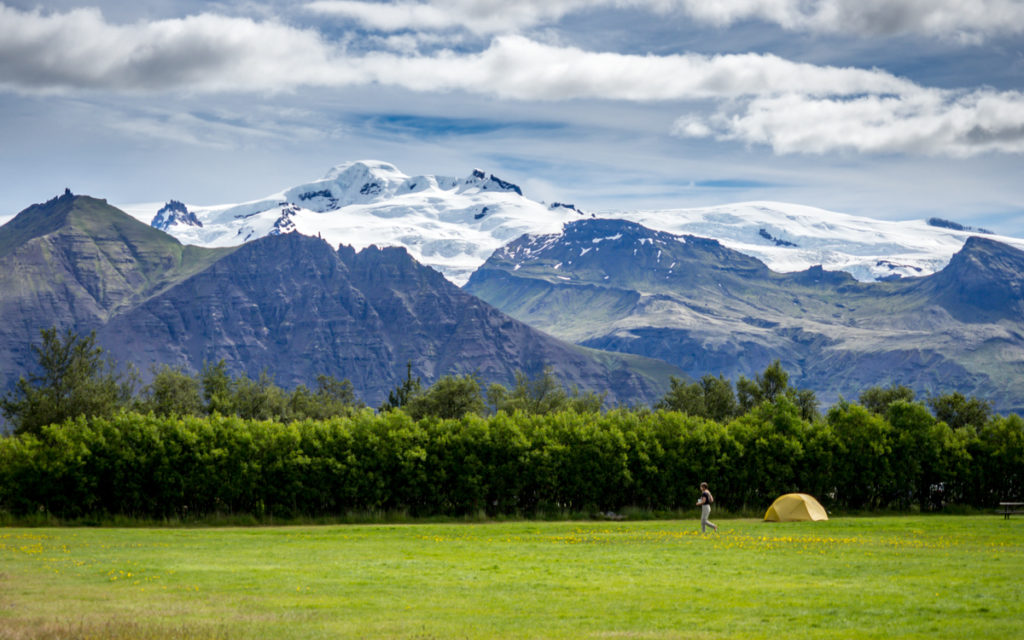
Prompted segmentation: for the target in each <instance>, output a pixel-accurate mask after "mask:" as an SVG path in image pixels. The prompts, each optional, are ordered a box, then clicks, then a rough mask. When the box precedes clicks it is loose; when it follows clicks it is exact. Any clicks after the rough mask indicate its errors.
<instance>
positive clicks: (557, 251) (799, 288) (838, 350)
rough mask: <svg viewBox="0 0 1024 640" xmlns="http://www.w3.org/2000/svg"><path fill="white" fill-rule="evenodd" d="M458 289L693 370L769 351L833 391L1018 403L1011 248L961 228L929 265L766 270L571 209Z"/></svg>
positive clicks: (596, 343) (1020, 287)
mask: <svg viewBox="0 0 1024 640" xmlns="http://www.w3.org/2000/svg"><path fill="white" fill-rule="evenodd" d="M465 288H466V290H467V291H469V292H471V293H473V294H475V295H478V296H479V297H481V298H483V299H484V300H486V301H488V302H490V303H491V304H494V305H495V306H497V307H498V308H500V309H502V310H504V311H506V312H508V313H509V314H511V315H512V316H514V317H516V318H518V319H520V320H523V321H524V322H528V323H530V324H531V325H533V326H536V327H538V328H540V329H542V330H544V331H547V332H549V333H551V334H552V335H555V336H558V337H562V338H564V339H568V340H572V341H574V342H576V343H578V344H583V345H587V346H592V347H595V348H600V349H608V350H612V351H620V352H626V353H634V354H640V355H644V356H647V357H652V358H661V359H663V360H665V361H667V362H669V363H672V364H674V365H677V366H679V367H681V368H682V369H684V370H685V371H686V372H687V373H688V374H689V375H691V376H693V377H695V378H696V377H700V376H701V375H703V374H706V373H711V374H715V375H717V374H724V375H725V376H726V377H729V378H732V379H736V378H737V377H738V376H740V375H745V376H747V377H752V376H753V375H754V374H756V373H758V372H760V371H762V370H763V369H764V368H765V367H766V366H767V365H768V364H769V363H770V362H771V361H772V360H774V359H779V360H781V362H782V364H783V366H784V367H785V368H786V369H787V370H788V371H789V372H790V373H791V374H792V375H793V377H794V381H795V382H796V383H797V384H798V385H800V386H802V387H806V388H811V389H814V390H815V391H817V392H818V394H819V398H821V399H822V400H824V401H826V402H831V401H834V400H836V399H838V397H839V396H840V395H843V396H845V397H847V398H851V397H856V396H857V395H858V394H859V393H860V392H861V391H862V390H864V389H865V388H867V387H870V386H873V385H889V384H894V383H895V384H905V385H907V386H910V387H912V388H914V389H915V390H916V391H917V392H918V393H919V394H920V395H922V396H928V395H931V394H937V393H945V392H949V391H954V390H955V391H961V392H963V393H968V394H970V393H975V394H977V395H979V396H981V397H983V398H986V399H991V400H993V401H994V402H995V403H996V407H997V408H998V409H1000V410H1004V411H1011V410H1012V411H1020V410H1022V409H1024V388H1022V387H1021V386H1020V384H1019V381H1020V380H1021V379H1024V306H1022V304H1024V252H1021V251H1019V250H1017V249H1015V248H1012V247H1009V246H1007V245H1003V244H1001V243H998V242H995V241H992V240H988V239H981V238H978V239H972V240H970V241H969V242H968V243H967V245H966V246H965V247H964V249H963V250H962V251H961V252H960V253H958V254H957V255H956V256H954V258H953V260H952V261H951V262H950V264H949V265H948V266H947V267H946V268H945V269H944V270H943V271H941V272H939V273H937V274H934V275H932V276H928V277H924V278H915V279H905V280H902V281H896V282H888V283H860V282H856V281H855V280H853V278H852V277H850V276H849V275H847V274H845V273H838V272H830V271H825V270H823V269H821V268H820V267H815V268H811V269H808V270H806V271H803V272H798V273H788V274H783V273H774V272H772V271H770V270H768V269H767V268H766V267H765V266H764V265H763V264H762V263H760V262H758V261H757V260H755V259H753V258H750V257H748V256H745V255H742V254H739V253H737V252H735V251H732V250H730V249H727V248H725V247H723V246H721V245H720V244H719V243H717V242H716V241H714V240H707V239H701V238H695V237H692V236H672V235H670V234H666V233H662V232H655V231H651V230H648V229H644V228H643V227H640V226H638V225H635V224H632V223H627V222H622V221H613V220H603V221H602V220H592V221H591V220H584V221H580V222H575V223H572V224H570V225H568V226H567V227H566V229H565V231H564V232H563V233H562V234H557V235H549V236H524V237H523V238H520V239H519V240H517V241H516V242H514V243H512V244H510V245H508V246H506V247H504V248H503V249H501V250H499V251H497V252H495V253H494V255H493V256H492V257H491V258H490V259H489V260H488V261H487V263H486V264H485V265H484V266H483V267H481V268H480V269H479V270H478V271H477V272H476V273H474V274H473V276H472V277H471V278H470V280H469V282H468V283H467V285H466V287H465Z"/></svg>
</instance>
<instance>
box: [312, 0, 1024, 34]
mask: <svg viewBox="0 0 1024 640" xmlns="http://www.w3.org/2000/svg"><path fill="white" fill-rule="evenodd" d="M305 6H306V8H307V9H308V10H309V11H312V12H315V13H319V14H323V15H330V16H336V17H341V18H346V19H349V20H355V21H357V22H359V23H361V24H362V25H363V26H365V27H368V28H370V29H375V30H380V31H402V30H414V31H416V30H431V29H467V30H469V31H471V32H473V33H477V34H493V33H510V32H517V31H521V30H524V29H530V28H533V27H537V26H539V25H543V24H546V23H550V22H556V21H558V20H560V19H562V18H564V17H565V16H567V15H569V14H572V13H577V12H581V11H585V10H593V9H597V8H613V9H643V10H647V11H651V12H655V13H658V14H662V15H665V14H680V15H685V16H687V17H689V18H691V19H694V20H697V21H700V22H703V23H706V24H711V25H715V26H720V27H724V26H729V25H732V24H735V23H737V22H742V21H747V20H759V21H763V22H768V23H773V24H776V25H778V26H780V27H782V28H784V29H787V30H791V31H805V32H813V33H827V34H848V35H855V36H892V35H905V34H910V35H921V36H927V37H943V38H948V37H952V38H957V39H961V40H964V41H968V42H980V41H983V40H985V39H986V38H989V37H993V36H999V35H1014V34H1020V33H1022V32H1024V4H1022V3H1021V2H1018V1H1017V0H714V1H710V0H517V1H516V2H507V1H502V0H429V1H426V2H410V1H408V0H406V1H401V2H397V3H391V4H387V5H381V4H380V3H376V2H366V1H361V0H316V1H314V2H309V3H307V4H306V5H305Z"/></svg>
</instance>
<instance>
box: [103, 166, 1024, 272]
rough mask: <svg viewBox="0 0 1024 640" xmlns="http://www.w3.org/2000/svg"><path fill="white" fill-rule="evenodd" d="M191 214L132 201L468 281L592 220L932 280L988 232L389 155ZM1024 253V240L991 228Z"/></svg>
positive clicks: (206, 230)
mask: <svg viewBox="0 0 1024 640" xmlns="http://www.w3.org/2000/svg"><path fill="white" fill-rule="evenodd" d="M185 206H186V208H187V215H186V214H185V213H184V212H179V213H180V214H181V215H176V216H174V217H173V218H168V217H167V216H166V215H164V216H162V217H158V215H157V212H158V211H160V210H162V209H164V208H165V207H166V205H165V204H164V203H143V204H129V205H123V206H120V208H121V209H123V210H124V211H126V212H128V213H129V214H131V215H132V216H134V217H136V218H138V219H140V220H142V221H144V222H146V223H147V224H155V223H157V222H159V224H160V225H161V227H162V228H164V230H165V231H167V232H168V233H170V234H171V235H173V236H175V237H176V238H177V239H178V240H180V241H181V242H183V243H185V244H194V245H199V246H204V247H224V246H234V245H239V244H242V243H244V242H247V241H249V240H253V239H256V238H260V237H263V236H266V235H272V234H277V233H288V232H298V233H302V234H304V235H309V236H316V237H321V238H323V239H325V240H326V241H328V242H329V243H331V244H332V245H335V246H337V245H340V244H345V245H350V246H352V247H354V248H355V249H356V250H360V249H363V248H365V247H368V246H371V245H377V246H381V247H383V246H401V247H404V248H405V249H406V250H407V251H409V253H410V254H411V255H412V256H413V257H414V258H415V259H416V260H417V261H419V262H420V263H422V264H425V265H428V266H430V267H433V268H434V269H437V270H438V271H440V272H441V273H443V274H444V275H445V277H447V278H448V279H449V280H451V281H452V282H453V283H455V284H457V285H460V286H461V285H463V284H465V282H466V281H467V280H468V279H469V276H470V275H471V274H472V273H473V271H475V270H476V269H477V268H478V267H479V266H480V265H482V264H483V263H484V262H485V261H486V260H487V258H488V257H490V255H491V254H492V253H493V252H494V251H495V250H497V249H499V248H501V247H502V246H504V245H506V244H507V243H509V242H511V241H513V240H515V239H517V238H519V237H520V236H522V235H525V234H531V235H547V234H553V233H558V232H559V231H561V229H562V227H563V226H564V225H565V224H566V223H568V222H573V221H576V220H580V219H582V218H587V217H589V218H593V217H600V218H610V219H622V220H627V221H630V222H636V223H639V224H641V225H644V226H645V227H648V228H650V229H654V230H657V231H665V232H668V233H672V234H676V235H681V234H689V235H694V236H701V237H706V238H712V239H715V240H718V241H719V242H721V243H722V244H723V245H725V246H726V247H729V248H730V249H734V250H736V251H739V252H740V253H744V254H746V255H750V256H753V257H755V258H758V259H759V260H761V261H762V262H764V263H765V264H766V265H768V267H769V268H771V269H772V270H774V271H779V272H792V271H803V270H806V269H808V268H810V267H812V266H816V265H821V266H822V267H824V268H825V269H827V270H829V271H845V272H847V273H850V274H851V275H852V276H853V277H854V278H856V279H857V280H860V281H865V282H867V281H878V280H886V279H891V278H903V277H914V276H924V275H929V274H932V273H935V272H937V271H939V270H941V269H942V268H943V267H944V266H945V265H946V264H947V263H948V262H949V259H950V257H952V255H953V254H954V253H956V252H957V251H959V250H960V249H961V248H962V247H963V246H964V243H965V242H966V241H967V239H968V238H969V237H971V236H972V235H979V232H977V231H972V230H962V229H954V228H949V227H947V226H935V225H934V224H929V222H928V221H925V220H907V221H886V220H877V219H873V218H868V217H862V216H854V215H849V214H845V213H838V212H834V211H828V210H825V209H819V208H815V207H811V206H806V205H799V204H790V203H782V202H769V201H758V202H742V203H733V204H723V205H716V206H710V207H701V208H685V209H684V208H680V209H661V210H635V211H605V212H602V213H600V214H594V213H584V212H582V211H581V210H580V209H578V208H577V207H575V206H574V205H567V204H564V203H561V202H554V203H552V204H550V205H547V204H545V203H543V202H537V201H534V200H531V199H530V198H528V197H526V196H525V195H524V194H523V192H522V189H520V188H519V187H518V186H517V185H515V184H513V183H511V182H508V181H506V180H503V179H501V178H499V177H497V176H495V175H494V174H488V173H486V172H484V171H482V170H480V169H474V170H473V171H472V172H471V173H470V174H469V175H468V176H467V177H465V178H461V179H460V178H454V177H447V176H433V175H418V176H409V175H406V174H405V173H403V172H402V171H400V170H399V169H398V168H397V167H395V166H394V165H393V164H390V163H387V162H382V161H378V160H361V161H355V162H347V163H344V164H340V165H338V166H335V167H332V168H331V169H330V170H329V171H328V172H327V173H326V174H325V175H324V177H323V178H321V179H319V180H313V181H311V182H308V183H305V184H301V185H298V186H294V187H291V188H287V189H285V190H283V191H280V192H278V193H276V194H271V195H269V196H265V197H262V198H259V199H257V200H252V201H249V202H243V203H236V204H223V205H213V206H203V205H185ZM985 237H988V238H990V239H992V240H996V241H998V242H1003V243H1005V244H1009V245H1012V246H1015V247H1017V248H1021V249H1024V240H1021V239H1017V238H1011V237H1006V236H1000V235H995V234H985Z"/></svg>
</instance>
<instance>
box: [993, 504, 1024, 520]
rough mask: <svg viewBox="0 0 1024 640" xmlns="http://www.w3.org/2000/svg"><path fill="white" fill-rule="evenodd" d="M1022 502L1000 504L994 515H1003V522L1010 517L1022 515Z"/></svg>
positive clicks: (1023, 511)
mask: <svg viewBox="0 0 1024 640" xmlns="http://www.w3.org/2000/svg"><path fill="white" fill-rule="evenodd" d="M1021 507H1024V502H1000V503H999V511H996V513H1001V514H1003V520H1009V519H1010V516H1011V515H1014V514H1021V513H1024V509H1022V508H1021Z"/></svg>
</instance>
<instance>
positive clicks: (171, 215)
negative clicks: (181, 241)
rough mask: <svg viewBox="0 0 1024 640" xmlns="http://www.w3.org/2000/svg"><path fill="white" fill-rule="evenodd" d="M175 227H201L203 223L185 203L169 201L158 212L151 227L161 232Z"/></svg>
mask: <svg viewBox="0 0 1024 640" xmlns="http://www.w3.org/2000/svg"><path fill="white" fill-rule="evenodd" d="M174 225H183V226H187V227H201V226H203V223H202V222H200V221H199V218H197V217H196V214H195V213H193V212H191V211H189V210H188V207H186V206H185V205H184V204H183V203H181V202H178V201H177V200H168V201H167V204H165V205H164V206H163V207H161V208H160V210H159V211H157V212H156V216H154V217H153V222H151V223H150V226H152V227H155V228H157V229H160V230H161V231H167V230H168V229H169V228H171V227H172V226H174Z"/></svg>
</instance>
